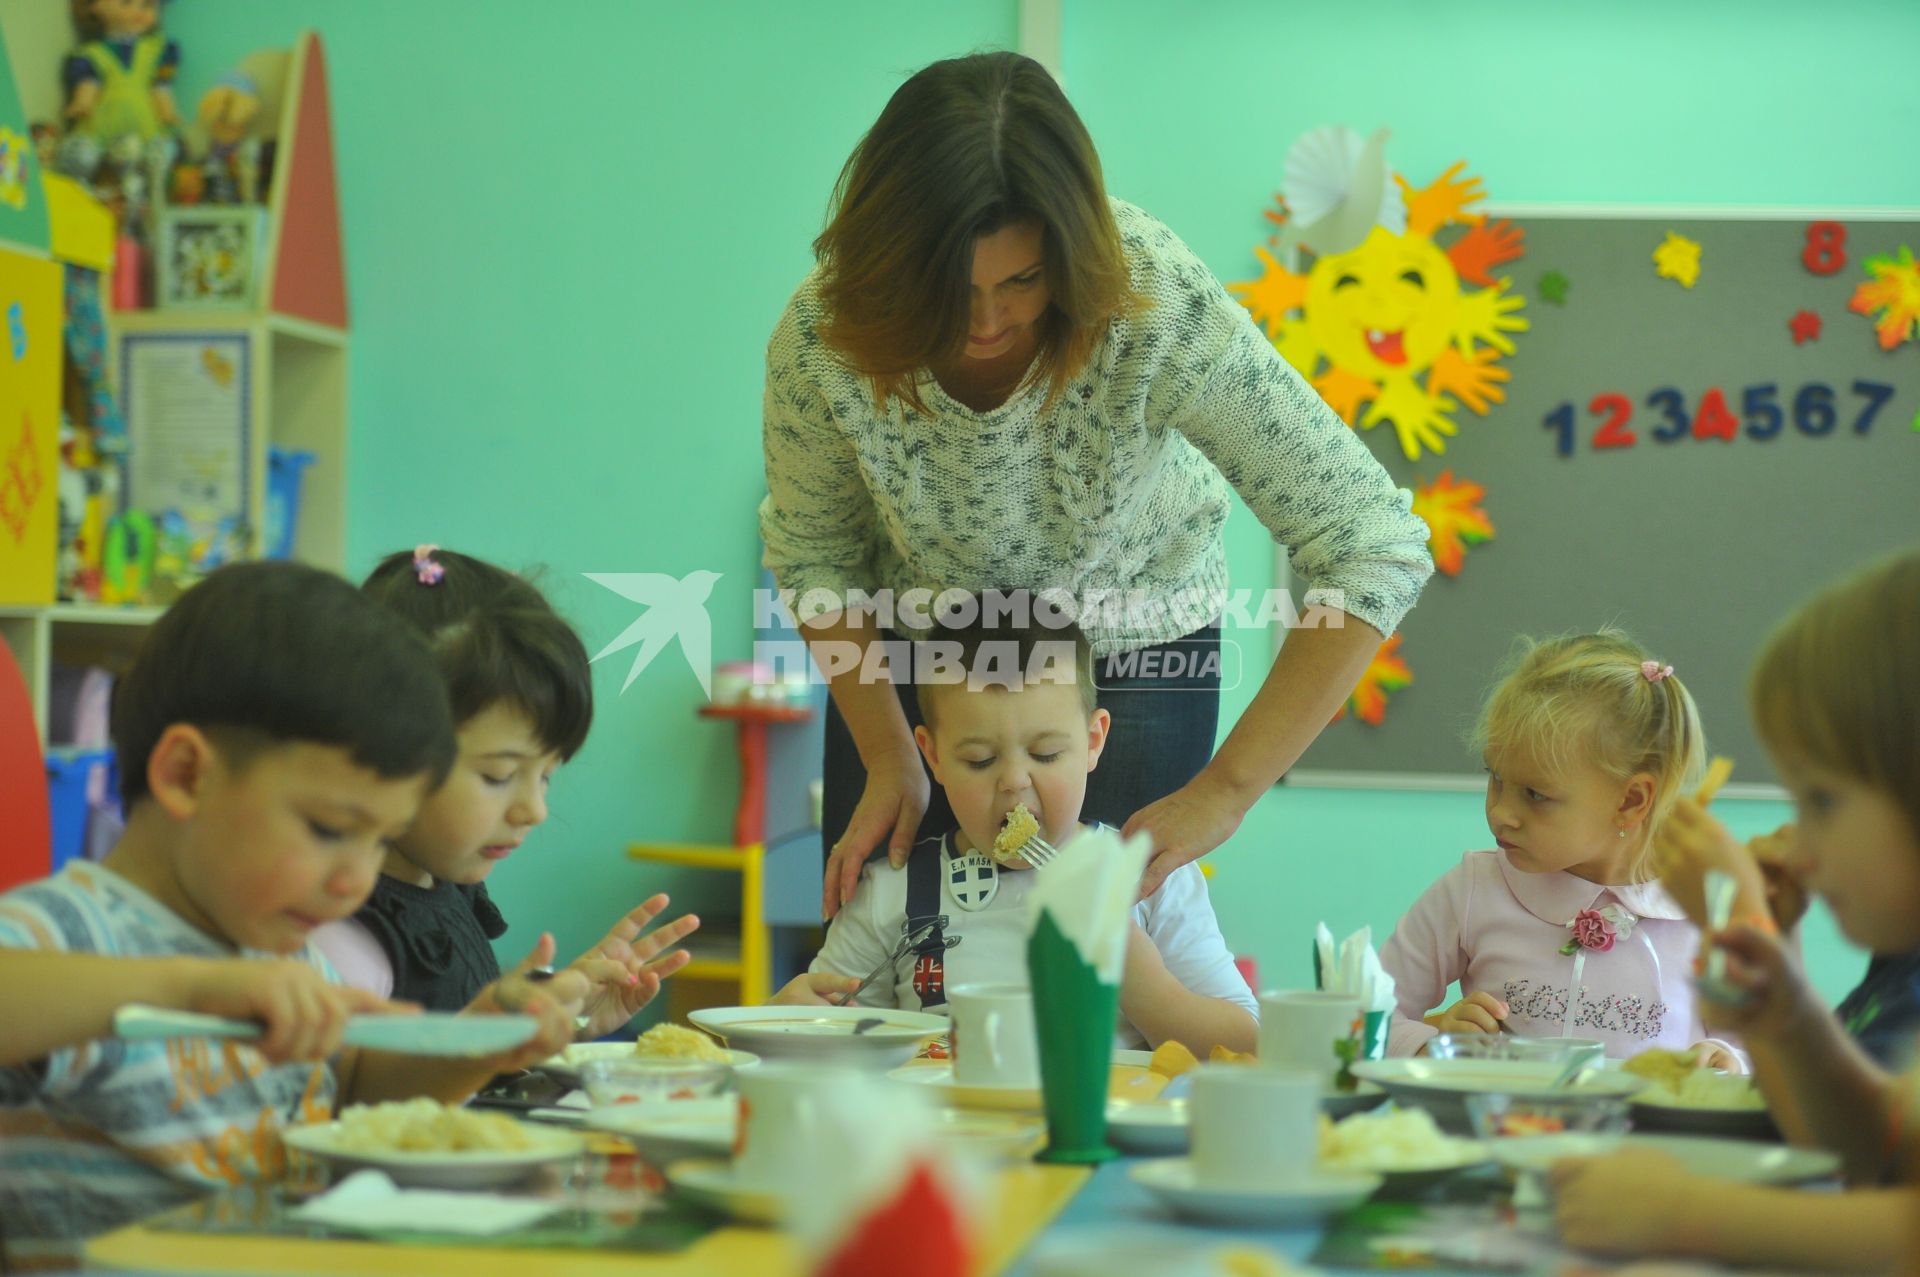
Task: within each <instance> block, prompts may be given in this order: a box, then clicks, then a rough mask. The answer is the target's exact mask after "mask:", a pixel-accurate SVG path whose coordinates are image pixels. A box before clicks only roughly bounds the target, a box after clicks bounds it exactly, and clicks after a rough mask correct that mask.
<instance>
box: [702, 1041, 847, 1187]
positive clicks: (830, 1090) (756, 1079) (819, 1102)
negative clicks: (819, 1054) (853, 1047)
mask: <svg viewBox="0 0 1920 1277" xmlns="http://www.w3.org/2000/svg"><path fill="white" fill-rule="evenodd" d="M736 1076H737V1085H738V1086H739V1089H740V1121H739V1125H738V1126H737V1127H736V1128H735V1131H734V1137H733V1167H734V1175H735V1177H736V1178H737V1179H738V1180H739V1181H740V1182H741V1183H742V1184H747V1185H762V1186H767V1187H775V1188H791V1187H792V1186H793V1185H794V1184H797V1183H800V1182H803V1181H804V1180H805V1179H806V1178H807V1177H808V1176H810V1175H818V1174H820V1173H821V1161H820V1159H821V1156H822V1152H823V1150H826V1149H830V1148H834V1147H836V1146H838V1145H841V1144H843V1143H845V1141H846V1140H847V1139H849V1138H851V1131H849V1130H846V1129H842V1128H843V1127H844V1126H846V1125H847V1124H849V1123H850V1122H854V1121H857V1117H858V1115H859V1114H860V1113H861V1112H862V1111H863V1109H862V1099H861V1097H862V1095H863V1094H864V1090H865V1088H868V1087H870V1086H871V1085H872V1082H871V1078H870V1076H868V1075H863V1074H860V1073H857V1072H853V1071H851V1070H848V1069H836V1068H826V1067H821V1066H818V1065H810V1064H777V1063H768V1064H763V1065H761V1066H760V1067H759V1068H756V1069H743V1070H741V1071H740V1073H739V1074H737V1075H736Z"/></svg>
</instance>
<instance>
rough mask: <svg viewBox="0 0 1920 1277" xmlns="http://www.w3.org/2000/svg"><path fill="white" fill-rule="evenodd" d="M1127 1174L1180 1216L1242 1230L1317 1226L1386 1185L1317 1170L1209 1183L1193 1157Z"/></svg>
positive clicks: (1145, 1164) (1363, 1177)
mask: <svg viewBox="0 0 1920 1277" xmlns="http://www.w3.org/2000/svg"><path fill="white" fill-rule="evenodd" d="M1128 1174H1129V1175H1130V1176H1131V1177H1132V1179H1133V1182H1134V1183H1136V1184H1138V1185H1140V1186H1141V1187H1142V1188H1144V1189H1146V1190H1147V1191H1148V1192H1149V1193H1152V1194H1153V1195H1154V1196H1155V1197H1157V1198H1158V1199H1159V1200H1160V1202H1161V1203H1162V1204H1163V1205H1165V1206H1166V1207H1167V1209H1168V1210H1170V1211H1172V1212H1173V1213H1174V1214H1176V1215H1182V1216H1185V1217H1187V1218H1189V1219H1196V1220H1201V1221H1204V1222H1206V1223H1210V1224H1228V1225H1232V1226H1235V1227H1241V1228H1287V1227H1301V1226H1304V1225H1308V1224H1317V1223H1319V1222H1320V1221H1321V1220H1323V1219H1325V1218H1327V1217H1328V1216H1329V1215H1338V1214H1340V1213H1341V1212H1342V1211H1347V1210H1351V1209H1352V1208H1353V1207H1355V1206H1358V1205H1359V1204H1360V1203H1361V1202H1364V1201H1365V1200H1367V1198H1369V1197H1371V1196H1372V1195H1373V1194H1374V1193H1375V1192H1376V1191H1377V1190H1378V1189H1379V1187H1380V1185H1381V1182H1382V1181H1381V1177H1380V1176H1378V1175H1366V1174H1361V1173H1358V1172H1353V1171H1329V1170H1319V1171H1315V1172H1314V1174H1313V1175H1312V1177H1311V1178H1306V1179H1301V1180H1298V1181H1296V1182H1293V1183H1285V1184H1271V1185H1267V1184H1252V1185H1232V1186H1229V1185H1217V1184H1207V1183H1203V1182H1201V1181H1200V1180H1199V1179H1197V1178H1196V1176H1195V1173H1194V1166H1193V1159H1192V1158H1190V1157H1169V1158H1164V1159H1162V1160H1160V1161H1157V1162H1142V1163H1140V1165H1138V1166H1135V1167H1134V1168H1133V1169H1132V1170H1131V1171H1129V1172H1128Z"/></svg>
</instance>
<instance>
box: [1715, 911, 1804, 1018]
mask: <svg viewBox="0 0 1920 1277" xmlns="http://www.w3.org/2000/svg"><path fill="white" fill-rule="evenodd" d="M1704 943H1705V944H1706V945H1711V946H1714V947H1716V948H1719V949H1721V950H1722V951H1724V952H1725V953H1726V955H1727V967H1726V979H1727V981H1728V983H1730V984H1733V985H1735V986H1737V987H1739V988H1742V989H1745V990H1747V991H1748V993H1749V994H1750V995H1751V998H1750V999H1749V1001H1748V1002H1747V1003H1746V1004H1745V1005H1744V1006H1737V1007H1730V1006H1723V1005H1721V1004H1720V1003H1718V1002H1711V1001H1708V1000H1707V999H1706V998H1702V999H1700V1018H1701V1019H1702V1020H1703V1021H1705V1022H1706V1025H1707V1027H1708V1028H1713V1029H1727V1030H1731V1031H1733V1032H1734V1033H1737V1034H1738V1035H1739V1036H1740V1037H1742V1038H1746V1039H1748V1040H1753V1039H1758V1038H1773V1039H1776V1040H1777V1039H1779V1038H1782V1037H1784V1036H1786V1035H1787V1034H1790V1033H1793V1032H1795V1031H1796V1030H1797V1029H1798V1028H1799V1026H1800V1025H1801V1024H1803V1023H1805V1022H1806V1017H1807V1016H1808V1015H1809V1014H1815V1015H1820V1014H1825V1011H1824V1009H1823V1008H1822V1007H1821V1006H1820V1003H1819V1000H1818V999H1817V998H1816V997H1815V996H1814V994H1813V990H1812V989H1811V988H1810V987H1809V986H1808V984H1807V981H1806V977H1805V976H1803V975H1802V974H1801V973H1800V971H1799V969H1798V968H1797V967H1796V966H1795V965H1794V964H1793V962H1792V961H1790V960H1789V958H1788V956H1787V950H1786V948H1785V947H1784V946H1783V945H1782V944H1781V942H1780V938H1779V937H1778V936H1774V935H1769V934H1768V933H1767V932H1765V931H1762V930H1761V929H1760V928H1758V927H1754V926H1749V925H1745V924H1741V925H1736V926H1732V927H1729V928H1727V929H1726V930H1725V931H1722V932H1720V933H1719V934H1718V935H1712V936H1708V937H1707V938H1706V940H1705V942H1704Z"/></svg>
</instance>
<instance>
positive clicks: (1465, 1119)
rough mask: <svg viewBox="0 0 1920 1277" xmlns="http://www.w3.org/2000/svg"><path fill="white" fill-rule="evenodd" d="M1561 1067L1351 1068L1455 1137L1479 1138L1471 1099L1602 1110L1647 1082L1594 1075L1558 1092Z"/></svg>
mask: <svg viewBox="0 0 1920 1277" xmlns="http://www.w3.org/2000/svg"><path fill="white" fill-rule="evenodd" d="M1562 1067H1563V1066H1562V1065H1560V1064H1558V1063H1555V1062H1553V1061H1535V1060H1435V1059H1429V1058H1427V1057H1425V1056H1416V1057H1414V1058H1411V1059H1407V1058H1396V1059H1390V1060H1366V1061H1363V1062H1361V1063H1359V1064H1356V1065H1354V1066H1353V1074H1354V1076H1355V1077H1358V1078H1361V1079H1363V1080H1364V1081H1368V1082H1374V1083H1377V1084H1378V1085H1380V1086H1381V1087H1384V1088H1385V1089H1386V1091H1387V1093H1388V1094H1389V1095H1391V1096H1392V1097H1393V1099H1394V1100H1395V1102H1396V1103H1399V1104H1401V1105H1403V1106H1407V1107H1413V1108H1423V1109H1425V1110H1427V1112H1429V1113H1431V1114H1433V1120H1434V1121H1436V1122H1438V1123H1439V1124H1440V1129H1441V1130H1443V1131H1447V1132H1449V1133H1450V1134H1454V1135H1472V1134H1474V1133H1475V1132H1474V1128H1473V1121H1472V1119H1471V1117H1470V1116H1469V1115H1468V1112H1467V1100H1468V1098H1469V1097H1471V1096H1476V1095H1481V1096H1486V1095H1502V1096H1507V1097H1510V1098H1514V1099H1520V1098H1540V1099H1557V1100H1562V1101H1566V1102H1568V1103H1571V1104H1573V1105H1575V1106H1579V1105H1591V1106H1596V1107H1602V1106H1605V1105H1607V1104H1609V1103H1618V1102H1623V1101H1624V1100H1625V1099H1626V1097H1627V1096H1629V1095H1631V1094H1633V1093H1634V1092H1635V1091H1638V1090H1639V1089H1640V1088H1641V1087H1643V1086H1645V1085H1646V1080H1645V1079H1644V1078H1638V1077H1633V1076H1630V1075H1628V1074H1625V1073H1622V1072H1621V1071H1620V1070H1618V1069H1593V1070H1590V1071H1588V1072H1587V1073H1585V1074H1583V1075H1581V1076H1580V1077H1579V1078H1577V1079H1576V1080H1575V1081H1574V1082H1573V1083H1571V1084H1570V1085H1568V1086H1564V1087H1561V1088H1559V1089H1555V1088H1554V1087H1553V1081H1554V1079H1555V1078H1556V1077H1557V1076H1559V1073H1560V1071H1561V1068H1562Z"/></svg>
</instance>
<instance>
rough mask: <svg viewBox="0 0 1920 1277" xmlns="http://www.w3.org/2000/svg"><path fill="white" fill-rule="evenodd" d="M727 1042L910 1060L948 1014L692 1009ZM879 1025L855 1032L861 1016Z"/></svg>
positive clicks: (810, 1054) (811, 1055) (884, 1064)
mask: <svg viewBox="0 0 1920 1277" xmlns="http://www.w3.org/2000/svg"><path fill="white" fill-rule="evenodd" d="M687 1018H688V1019H689V1020H691V1021H693V1023H694V1024H696V1025H698V1026H699V1027H700V1028H703V1029H705V1030H706V1031H707V1032H709V1033H711V1034H713V1035H714V1036H715V1037H717V1038H719V1039H721V1040H722V1041H723V1042H725V1043H726V1045H727V1046H729V1047H733V1046H744V1047H749V1048H751V1049H752V1050H753V1051H754V1052H755V1053H756V1054H758V1055H760V1056H762V1057H763V1058H766V1059H769V1060H772V1059H783V1060H815V1061H820V1060H830V1061H834V1062H837V1063H842V1064H857V1065H861V1066H863V1067H866V1068H876V1069H890V1068H894V1067H895V1066H897V1065H901V1064H905V1063H906V1062H907V1061H908V1060H910V1059H912V1058H913V1057H914V1054H915V1053H916V1052H918V1051H919V1049H920V1047H921V1044H922V1043H924V1042H926V1041H927V1040H928V1039H930V1038H934V1037H937V1036H939V1035H940V1034H942V1033H945V1032H946V1031H947V1027H948V1025H947V1017H945V1016H943V1015H929V1014H927V1013H926V1012H924V1011H897V1010H893V1009H890V1008H887V1007H859V1006H854V1007H779V1006H763V1007H708V1008H704V1009H702V1010H699V1011H694V1012H691V1013H689V1014H688V1016H687ZM868 1019H877V1020H879V1021H880V1024H879V1025H878V1026H877V1027H875V1028H872V1029H869V1030H868V1031H867V1032H865V1033H862V1034H860V1035H859V1036H858V1037H855V1036H854V1033H853V1026H854V1025H856V1024H858V1023H859V1022H860V1021H861V1020H868Z"/></svg>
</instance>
